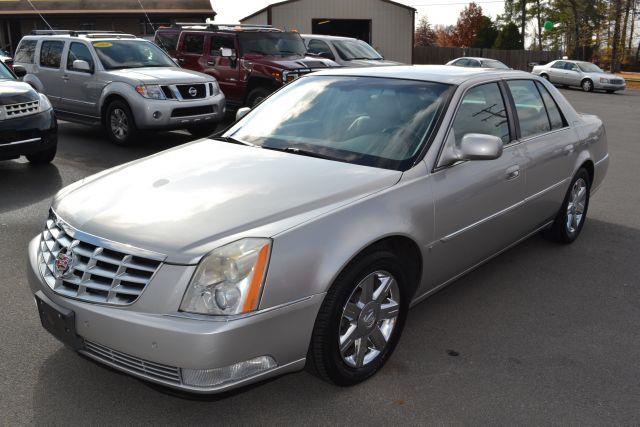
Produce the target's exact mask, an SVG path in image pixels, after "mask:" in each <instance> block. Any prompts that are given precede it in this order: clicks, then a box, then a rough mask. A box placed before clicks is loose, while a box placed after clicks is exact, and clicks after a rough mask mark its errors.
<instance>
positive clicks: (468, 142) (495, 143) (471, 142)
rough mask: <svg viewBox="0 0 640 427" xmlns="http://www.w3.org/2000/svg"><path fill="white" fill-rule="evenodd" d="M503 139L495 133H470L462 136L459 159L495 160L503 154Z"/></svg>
mask: <svg viewBox="0 0 640 427" xmlns="http://www.w3.org/2000/svg"><path fill="white" fill-rule="evenodd" d="M503 145H504V144H503V143H502V139H500V138H498V137H497V136H493V135H485V134H481V133H468V134H466V135H465V136H464V137H462V142H461V143H460V149H459V150H458V160H493V159H497V158H498V157H500V156H502V148H503Z"/></svg>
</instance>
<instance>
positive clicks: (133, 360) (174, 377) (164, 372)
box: [81, 341, 182, 385]
mask: <svg viewBox="0 0 640 427" xmlns="http://www.w3.org/2000/svg"><path fill="white" fill-rule="evenodd" d="M84 345H85V347H84V348H83V349H82V350H81V352H83V353H85V354H87V355H89V356H92V357H93V358H95V359H98V360H99V361H102V362H107V364H112V365H115V367H116V368H119V369H122V370H124V371H128V372H131V373H133V374H138V375H140V376H143V377H145V378H149V379H152V380H156V381H160V382H164V383H171V384H176V385H180V384H181V383H182V380H181V376H180V368H176V367H175V366H169V365H163V364H160V363H155V362H149V361H148V360H143V359H140V358H138V357H134V356H130V355H128V354H125V353H121V352H119V351H116V350H113V349H110V348H109V347H106V346H104V345H101V344H96V343H94V342H91V341H85V342H84Z"/></svg>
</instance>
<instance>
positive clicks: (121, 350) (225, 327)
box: [27, 237, 323, 393]
mask: <svg viewBox="0 0 640 427" xmlns="http://www.w3.org/2000/svg"><path fill="white" fill-rule="evenodd" d="M38 247H39V237H36V238H35V239H33V240H32V241H31V242H30V244H29V265H28V268H27V271H28V281H29V286H30V288H31V291H32V292H33V293H34V294H37V295H38V296H39V297H40V298H41V299H42V300H44V301H47V302H50V303H53V304H54V305H56V306H60V307H62V308H64V309H66V310H71V311H72V312H73V313H74V314H75V326H76V332H77V335H78V336H79V337H80V339H81V341H82V342H83V343H84V345H83V346H81V347H80V348H79V349H78V351H79V352H81V353H83V354H85V355H87V356H89V357H91V358H93V359H95V360H98V361H100V362H102V363H105V364H107V365H109V366H112V367H114V368H116V369H119V370H121V371H124V372H127V373H129V374H131V375H134V376H137V377H140V378H143V379H146V380H148V381H152V382H155V383H159V384H163V385H165V386H168V387H172V388H176V389H181V390H185V391H189V392H194V393H216V392H222V391H226V390H229V389H232V388H236V387H239V386H242V385H246V384H249V383H253V382H257V381H260V380H262V379H264V378H268V377H272V376H275V375H280V374H282V373H286V372H292V371H296V370H300V369H302V368H303V367H304V364H305V357H306V353H307V349H308V346H309V341H310V338H311V332H312V329H313V324H314V322H315V318H316V315H317V313H318V310H319V308H320V304H321V303H322V299H323V295H313V296H310V297H308V298H303V299H301V300H298V301H295V302H292V303H290V304H285V305H283V306H280V307H274V308H271V309H265V310H262V311H260V312H257V313H252V314H251V315H247V316H244V317H238V318H233V319H228V318H220V319H216V318H210V317H207V316H195V315H193V316H190V315H185V314H184V313H180V312H178V310H177V307H178V305H179V303H180V299H181V297H182V295H183V293H184V288H185V286H186V283H185V278H186V279H187V281H188V278H189V277H190V275H191V274H192V273H193V267H185V266H174V265H167V264H165V265H163V266H162V267H161V268H160V269H159V270H158V272H157V273H156V276H155V277H154V278H153V279H152V281H151V282H150V283H149V285H148V286H147V289H146V290H145V293H144V294H143V295H142V296H141V297H140V299H139V300H138V301H136V302H135V303H134V304H132V305H130V306H126V307H114V306H106V305H100V304H92V303H87V302H81V301H77V300H73V299H69V298H65V297H62V296H60V295H57V294H56V293H54V292H53V291H52V290H51V288H49V286H47V285H46V284H45V283H44V281H43V279H42V277H41V276H40V273H39V269H38ZM162 305H164V308H162V309H161V310H155V312H154V309H153V307H154V306H155V307H156V308H157V307H160V306H162ZM261 356H269V357H271V358H272V359H273V360H275V362H276V366H275V367H273V368H271V369H269V370H266V371H263V372H260V373H258V374H255V375H252V376H249V377H246V378H240V379H238V380H234V381H231V382H225V383H222V384H218V385H214V386H193V385H190V384H187V383H185V381H184V378H183V376H182V370H184V369H190V370H192V369H197V370H208V369H215V368H223V367H228V366H230V365H233V364H235V363H238V362H244V361H248V360H251V359H254V358H256V357H261ZM145 364H146V365H147V366H151V370H147V371H144V370H141V369H137V368H136V366H145ZM158 366H159V368H158ZM154 367H156V371H157V370H158V369H159V370H162V369H168V370H171V369H175V372H176V373H177V374H176V375H177V377H176V376H175V375H174V377H172V378H170V379H167V378H165V377H162V376H161V377H159V376H157V375H153V374H150V373H149V372H156V371H154V370H153V369H154ZM162 372H165V371H162Z"/></svg>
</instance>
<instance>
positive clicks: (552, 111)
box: [536, 82, 566, 130]
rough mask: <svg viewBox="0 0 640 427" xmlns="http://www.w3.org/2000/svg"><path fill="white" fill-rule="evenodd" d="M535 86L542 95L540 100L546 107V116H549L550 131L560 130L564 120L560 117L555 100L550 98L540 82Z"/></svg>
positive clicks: (563, 125) (560, 113)
mask: <svg viewBox="0 0 640 427" xmlns="http://www.w3.org/2000/svg"><path fill="white" fill-rule="evenodd" d="M536 86H538V90H539V91H540V94H541V95H542V100H543V101H544V105H545V107H547V114H548V115H549V123H550V124H551V129H552V130H554V129H561V128H563V127H565V126H566V125H565V123H566V121H565V119H564V117H563V116H562V112H561V111H560V108H559V107H558V104H557V103H556V101H555V99H553V97H552V96H551V94H550V93H549V91H548V90H547V88H546V87H544V85H543V84H542V83H540V82H536Z"/></svg>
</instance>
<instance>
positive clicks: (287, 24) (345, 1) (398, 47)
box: [243, 0, 413, 64]
mask: <svg viewBox="0 0 640 427" xmlns="http://www.w3.org/2000/svg"><path fill="white" fill-rule="evenodd" d="M271 10H272V25H274V26H275V27H278V28H282V29H285V30H291V29H293V28H295V29H296V30H298V31H299V32H300V33H311V20H312V19H317V18H329V19H371V21H372V22H371V44H372V45H373V47H375V48H376V50H378V51H379V52H380V53H382V55H383V56H384V57H385V58H387V59H391V60H394V61H400V62H404V63H407V64H410V63H411V52H412V50H413V46H412V40H413V11H412V10H409V9H406V8H403V7H400V6H396V5H394V4H391V3H387V2H384V1H381V0H322V1H319V0H298V1H293V2H291V3H286V4H282V5H278V6H274V7H272V9H271ZM243 23H245V24H266V23H267V12H266V11H265V12H263V13H261V14H260V15H257V16H255V17H253V18H251V19H249V20H246V21H243Z"/></svg>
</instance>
